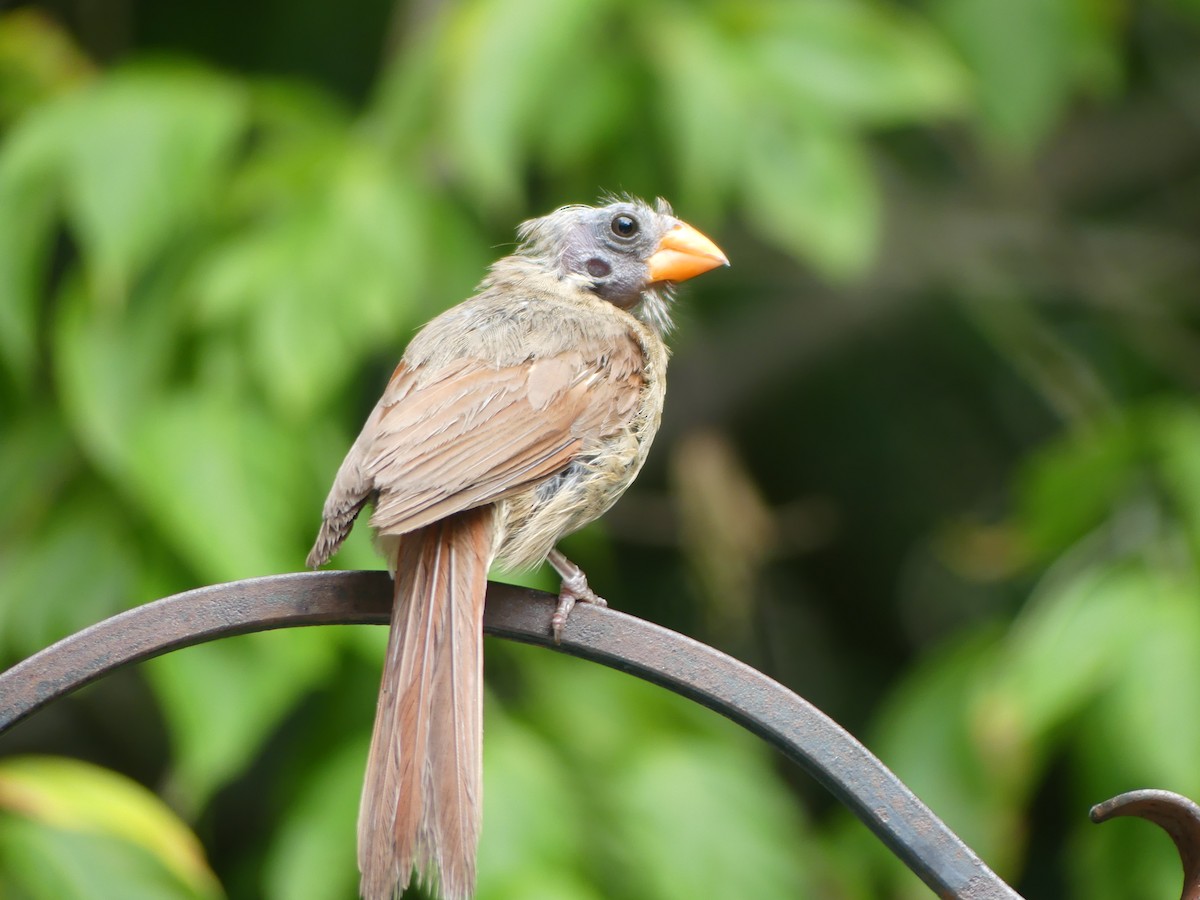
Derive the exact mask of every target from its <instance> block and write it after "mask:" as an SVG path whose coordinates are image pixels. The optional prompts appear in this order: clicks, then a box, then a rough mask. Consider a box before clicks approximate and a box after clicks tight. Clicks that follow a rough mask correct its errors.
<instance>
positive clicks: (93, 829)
mask: <svg viewBox="0 0 1200 900" xmlns="http://www.w3.org/2000/svg"><path fill="white" fill-rule="evenodd" d="M0 808H3V809H5V810H7V811H8V812H10V813H16V814H19V815H20V816H23V817H26V818H28V819H30V820H32V821H35V822H39V823H42V824H45V825H49V826H52V827H54V828H56V829H61V830H64V831H70V832H80V833H87V834H96V835H104V836H107V837H111V838H118V839H120V840H121V841H123V842H127V843H129V844H132V845H134V846H136V847H139V848H141V849H142V850H143V851H145V852H146V853H147V854H149V855H150V856H151V857H152V858H153V859H154V860H156V861H157V862H158V863H159V864H160V865H161V866H162V867H163V868H164V869H166V870H167V871H168V872H170V873H171V874H172V875H173V876H174V877H175V878H177V879H178V880H179V882H181V884H183V885H186V886H187V887H188V889H189V890H188V893H190V894H192V895H195V896H198V897H216V896H219V895H220V894H221V890H220V886H219V885H218V883H217V880H216V877H215V876H214V875H213V873H212V871H211V870H210V869H209V867H208V863H207V862H206V861H205V858H204V851H203V849H202V848H201V846H200V842H199V841H198V840H197V839H196V837H195V835H193V834H192V832H191V831H190V830H188V828H187V826H186V825H184V824H183V823H182V822H181V821H179V819H178V818H177V817H176V816H175V814H174V813H172V812H171V811H170V810H169V809H168V808H167V807H166V805H165V804H164V803H163V802H162V801H161V800H159V799H158V798H157V797H156V796H154V794H152V793H151V792H150V791H148V790H146V789H145V788H144V787H142V786H141V785H139V784H137V783H136V782H133V781H130V780H129V779H127V778H125V777H123V776H121V775H118V774H116V773H115V772H110V771H108V770H107V769H102V768H100V767H99V766H94V765H91V764H90V763H84V762H79V761H78V760H71V759H58V758H50V757H13V758H10V759H6V760H4V761H2V762H0ZM89 855H90V854H89ZM118 855H120V854H118ZM66 863H67V861H66V860H65V859H56V860H54V861H53V862H51V863H50V864H51V865H53V866H54V867H56V868H57V867H59V866H63V865H66ZM64 876H65V877H69V874H68V873H64ZM142 877H144V876H142ZM64 883H66V882H64ZM88 883H89V882H87V881H85V882H83V885H87V884H88ZM83 885H77V887H81V886H83ZM109 887H110V889H111V888H115V887H117V885H110V886H109ZM184 895H185V894H184V892H179V893H177V894H175V896H184ZM60 896H96V895H94V894H90V893H87V892H86V891H80V892H79V893H74V892H72V893H71V894H64V895H60ZM112 896H121V895H119V894H115V893H114V894H112ZM124 896H130V895H129V894H127V895H124Z"/></svg>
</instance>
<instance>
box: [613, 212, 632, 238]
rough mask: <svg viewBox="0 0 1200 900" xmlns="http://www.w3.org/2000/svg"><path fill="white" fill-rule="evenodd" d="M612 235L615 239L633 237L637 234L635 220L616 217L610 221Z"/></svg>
mask: <svg viewBox="0 0 1200 900" xmlns="http://www.w3.org/2000/svg"><path fill="white" fill-rule="evenodd" d="M612 233H613V234H615V235H616V236H617V237H623V238H627V237H633V236H634V235H635V234H637V233H638V223H637V219H635V218H633V216H617V217H616V218H614V219H613V220H612Z"/></svg>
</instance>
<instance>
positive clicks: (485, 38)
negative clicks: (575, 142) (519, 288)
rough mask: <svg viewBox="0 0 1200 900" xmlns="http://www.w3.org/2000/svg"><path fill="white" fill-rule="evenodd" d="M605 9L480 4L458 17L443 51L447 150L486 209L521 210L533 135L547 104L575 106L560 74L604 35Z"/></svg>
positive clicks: (539, 1)
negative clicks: (579, 49) (600, 22)
mask: <svg viewBox="0 0 1200 900" xmlns="http://www.w3.org/2000/svg"><path fill="white" fill-rule="evenodd" d="M599 9H600V7H599V6H598V5H597V4H596V3H595V2H594V0H575V2H570V3H560V2H557V0H475V2H473V3H470V4H467V5H464V6H462V7H459V8H457V9H456V11H455V12H456V15H457V19H456V21H455V23H454V27H453V30H452V33H451V34H450V35H449V36H448V39H447V42H446V45H445V48H444V49H445V51H446V57H445V59H444V65H445V66H446V76H445V78H446V85H445V89H446V102H447V107H446V116H447V132H448V133H447V138H448V141H447V148H446V149H447V153H448V155H449V156H450V157H451V158H452V159H453V160H454V161H455V162H456V163H457V165H458V167H459V168H460V170H461V174H462V177H463V179H464V180H465V181H466V183H467V184H468V185H470V187H471V189H472V192H473V194H474V195H475V196H476V197H478V198H479V199H480V201H481V202H483V203H484V204H486V205H489V206H492V207H507V208H512V207H513V206H515V205H517V202H518V200H519V198H520V193H521V180H520V176H521V172H522V170H523V167H524V164H525V161H526V160H525V157H526V155H527V154H528V152H529V147H528V146H527V142H528V134H529V131H530V128H531V127H532V126H534V125H535V124H536V122H537V121H538V119H540V118H542V117H543V116H545V115H546V110H547V107H548V104H550V103H553V104H554V105H555V106H559V105H570V104H571V103H572V91H573V88H572V83H573V80H572V79H569V78H567V79H564V78H563V77H562V73H563V72H564V71H567V70H568V69H569V68H570V66H571V65H572V63H573V61H574V58H575V47H576V46H577V45H579V44H581V43H584V42H586V41H588V40H589V32H590V31H591V30H593V29H595V28H597V27H598V26H597V17H598V11H599ZM532 22H536V23H537V27H536V28H531V27H530V23H532Z"/></svg>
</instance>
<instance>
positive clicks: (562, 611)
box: [550, 572, 608, 644]
mask: <svg viewBox="0 0 1200 900" xmlns="http://www.w3.org/2000/svg"><path fill="white" fill-rule="evenodd" d="M576 603H592V604H594V605H596V606H608V601H607V600H605V599H604V598H603V597H601V596H600V595H599V594H597V593H596V592H595V591H593V590H592V589H591V588H590V587H588V583H587V578H586V577H584V574H583V573H582V572H580V573H579V577H578V578H564V579H563V582H562V590H560V591H559V592H558V606H557V607H555V609H554V615H553V616H551V617H550V631H551V632H552V633H553V634H554V643H556V644H561V643H562V636H563V630H564V629H565V628H566V627H567V619H568V618H569V617H570V615H571V610H573V609H574V608H575V604H576Z"/></svg>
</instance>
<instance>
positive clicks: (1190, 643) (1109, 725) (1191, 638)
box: [1096, 572, 1200, 797]
mask: <svg viewBox="0 0 1200 900" xmlns="http://www.w3.org/2000/svg"><path fill="white" fill-rule="evenodd" d="M1157 575H1158V577H1156V578H1155V579H1154V580H1153V581H1152V582H1151V583H1150V584H1148V585H1146V587H1145V588H1144V589H1143V590H1142V591H1141V593H1140V594H1139V596H1138V598H1137V600H1138V617H1139V622H1138V626H1137V629H1136V633H1137V640H1136V641H1132V642H1131V643H1130V646H1129V650H1128V655H1127V658H1125V659H1114V660H1112V661H1111V662H1110V665H1112V666H1114V667H1116V666H1120V674H1119V677H1118V678H1116V679H1115V680H1114V684H1113V690H1112V691H1111V692H1110V695H1109V696H1108V697H1107V698H1106V702H1105V703H1104V704H1103V707H1102V708H1101V709H1100V710H1098V711H1097V713H1096V715H1097V716H1103V717H1104V719H1105V722H1104V734H1105V745H1106V747H1107V752H1108V753H1109V754H1110V755H1111V756H1113V757H1115V758H1117V759H1119V760H1120V765H1119V771H1120V772H1121V773H1123V774H1125V775H1127V777H1129V778H1131V779H1133V780H1134V781H1136V782H1137V783H1138V784H1145V785H1153V786H1154V787H1161V788H1165V789H1168V790H1172V791H1176V792H1178V793H1181V794H1185V795H1187V796H1191V797H1194V796H1197V795H1200V770H1198V769H1197V766H1196V760H1197V759H1200V718H1197V717H1196V716H1194V715H1191V711H1192V710H1195V709H1196V708H1197V707H1198V706H1200V607H1198V606H1197V605H1196V597H1197V593H1198V591H1197V585H1196V583H1195V581H1194V580H1190V579H1189V580H1186V581H1179V582H1175V581H1172V580H1171V578H1170V577H1169V576H1167V575H1166V574H1165V573H1164V572H1159V573H1157ZM1147 738H1150V739H1147ZM1111 768H1112V765H1111V763H1110V769H1111Z"/></svg>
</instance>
